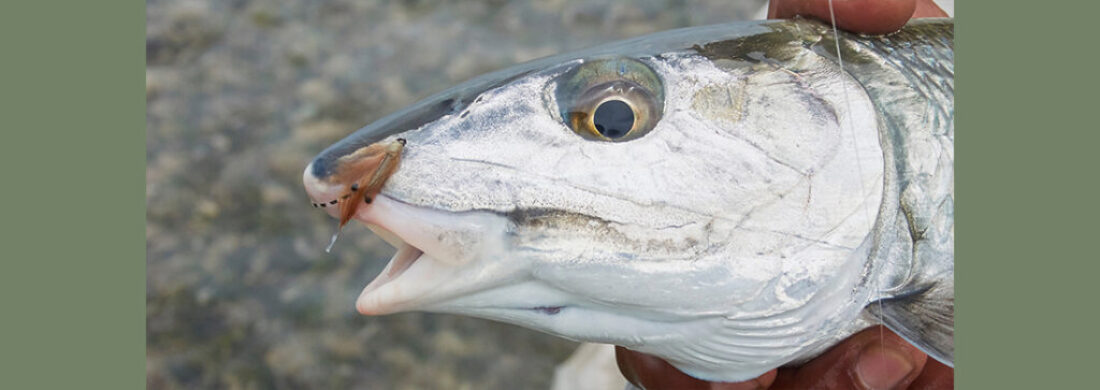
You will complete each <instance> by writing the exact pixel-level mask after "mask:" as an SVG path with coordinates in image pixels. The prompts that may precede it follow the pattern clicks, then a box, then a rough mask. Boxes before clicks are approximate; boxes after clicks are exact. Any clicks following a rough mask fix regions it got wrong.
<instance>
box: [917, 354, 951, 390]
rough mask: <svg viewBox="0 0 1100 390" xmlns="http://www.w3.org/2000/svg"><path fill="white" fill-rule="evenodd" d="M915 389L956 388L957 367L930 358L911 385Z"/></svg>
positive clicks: (937, 389)
mask: <svg viewBox="0 0 1100 390" xmlns="http://www.w3.org/2000/svg"><path fill="white" fill-rule="evenodd" d="M909 388H910V389H913V390H943V389H954V388H955V369H954V368H951V367H948V366H946V365H944V364H943V363H940V362H938V361H936V359H928V363H925V364H924V371H921V373H920V376H918V377H917V379H916V380H914V381H913V384H911V385H909Z"/></svg>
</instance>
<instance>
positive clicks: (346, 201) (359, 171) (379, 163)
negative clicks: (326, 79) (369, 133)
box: [325, 138, 406, 253]
mask: <svg viewBox="0 0 1100 390" xmlns="http://www.w3.org/2000/svg"><path fill="white" fill-rule="evenodd" d="M405 144H406V141H405V139H404V138H398V139H396V140H394V141H392V142H388V143H374V144H371V145H368V146H365V147H363V148H360V149H359V150H356V151H355V152H353V153H351V154H349V155H347V156H344V157H341V158H340V159H339V160H338V163H339V164H338V168H337V170H336V174H335V175H333V177H332V179H331V180H333V181H335V182H337V183H350V184H348V187H347V188H348V192H347V193H345V194H344V195H341V196H339V197H338V199H337V200H333V201H332V202H338V203H339V207H340V211H339V216H340V221H339V222H338V224H337V225H336V232H335V233H333V234H332V239H331V240H329V243H328V246H327V247H325V252H326V253H328V252H331V251H332V247H333V246H334V245H335V244H336V240H337V239H338V238H339V237H340V232H341V231H342V230H343V229H344V225H347V223H348V222H349V221H351V218H352V217H353V216H354V215H355V213H356V212H357V211H359V207H360V206H362V205H364V204H371V202H373V201H374V198H375V197H376V196H378V193H379V192H382V187H383V186H385V184H386V181H387V180H389V178H390V177H391V176H393V174H394V172H397V167H398V165H399V164H400V162H401V152H402V151H403V150H404V149H405ZM360 199H362V200H363V201H362V202H360V201H359V200H360ZM330 203H331V202H330Z"/></svg>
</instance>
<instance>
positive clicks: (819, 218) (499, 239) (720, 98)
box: [303, 50, 883, 367]
mask: <svg viewBox="0 0 1100 390" xmlns="http://www.w3.org/2000/svg"><path fill="white" fill-rule="evenodd" d="M623 53H624V52H623V51H621V50H619V51H617V52H609V51H603V52H599V51H595V52H589V53H582V55H580V56H574V57H570V58H561V57H559V58H551V59H548V60H544V61H541V62H537V63H534V64H529V65H525V66H521V67H519V68H515V69H511V70H506V71H503V72H500V73H496V74H490V75H487V76H485V77H482V78H480V79H475V80H473V81H470V82H468V83H466V84H463V85H460V86H458V87H456V88H455V89H452V90H450V91H446V92H444V93H442V94H440V95H437V96H435V97H432V98H429V99H428V100H425V101H423V102H421V103H419V104H417V105H415V106H412V107H410V108H408V109H406V110H404V111H402V112H398V113H396V114H394V115H391V116H390V117H387V118H384V119H382V120H380V121H378V122H376V123H374V124H372V125H370V126H367V127H366V128H364V129H362V130H360V131H358V132H356V133H355V134H353V135H351V136H349V137H348V138H346V139H344V140H342V141H340V142H339V143H337V144H335V145H333V146H332V147H330V148H329V149H327V150H326V151H324V152H322V153H321V154H320V155H319V156H318V157H317V158H316V159H314V160H313V162H312V163H311V164H310V165H309V167H307V168H306V170H305V172H304V177H303V180H304V182H305V185H306V188H307V191H308V192H309V194H310V196H311V198H312V199H313V201H314V202H315V203H320V204H330V203H331V204H335V203H332V202H338V201H339V197H340V196H341V194H344V193H346V192H347V189H346V186H347V183H346V182H341V181H340V180H337V179H336V176H337V175H335V172H337V171H338V170H339V167H340V165H341V164H346V163H347V158H346V156H348V155H350V154H352V153H353V152H355V151H356V150H360V149H362V148H364V147H367V146H369V145H373V144H378V143H388V142H393V141H394V140H396V139H398V138H401V139H404V140H406V141H407V143H406V145H405V147H404V150H403V151H402V155H401V162H400V166H399V167H398V168H397V169H396V171H395V172H394V173H393V174H392V176H390V177H389V179H388V181H387V182H386V184H385V187H383V188H382V190H381V192H380V193H379V194H378V195H377V196H375V197H374V198H373V199H371V200H370V204H369V205H367V207H360V208H359V209H358V211H357V212H356V213H355V215H354V216H353V218H354V219H356V220H359V221H361V222H363V223H364V224H366V225H367V226H368V227H369V228H371V229H372V230H373V231H375V232H376V233H378V234H379V235H380V236H382V237H383V238H384V239H386V240H387V241H388V242H390V243H391V244H392V245H394V246H395V247H397V248H398V251H397V254H396V255H395V256H394V258H393V259H392V260H391V261H390V264H389V265H388V266H387V268H386V270H384V271H383V272H382V274H381V275H380V276H378V277H377V279H375V280H374V281H373V282H371V283H370V284H369V285H368V286H367V287H366V288H365V289H364V290H363V292H362V294H361V295H360V296H359V298H358V301H357V308H358V310H359V311H360V312H362V313H364V314H371V315H378V314H387V313H394V312H401V311H411V310H418V311H431V312H442V313H457V314H463V315H469V316H475V317H482V318H489V319H494V320H499V321H504V322H509V323H514V324H519V325H522V326H526V327H530V328H534V329H538V330H542V331H545V332H548V333H552V334H555V335H559V336H562V337H565V338H569V339H573V340H582V341H593V342H603V343H614V344H618V345H624V346H630V347H635V348H636V349H638V350H641V351H647V352H654V353H658V354H661V355H662V356H664V357H666V358H669V359H671V361H673V362H674V364H676V363H677V362H679V363H684V362H687V361H689V360H690V359H692V358H691V356H690V352H687V351H685V350H683V349H682V348H681V349H678V350H672V349H668V348H665V346H667V345H671V344H675V343H677V342H679V343H680V344H684V343H683V342H682V341H684V340H688V339H691V338H693V337H695V338H698V337H700V334H701V332H708V331H707V330H706V329H710V328H709V327H714V326H722V325H720V324H725V323H728V322H730V321H738V320H741V319H743V320H744V321H756V320H758V319H771V320H775V321H780V322H782V321H784V317H783V316H784V315H788V314H790V315H792V316H794V315H799V316H803V317H805V316H815V317H814V318H815V319H818V322H821V321H827V317H829V316H830V315H832V314H835V313H834V312H830V311H821V312H820V313H815V314H806V313H805V312H803V311H806V310H810V307H811V306H813V305H814V304H821V302H823V301H824V302H840V301H843V302H844V303H845V304H847V306H846V307H848V306H851V307H854V306H855V305H857V304H858V306H859V307H862V305H863V303H864V302H857V301H859V299H856V298H852V297H851V296H849V295H847V294H848V293H849V292H850V291H849V290H850V288H851V287H852V286H853V285H854V284H856V283H857V282H858V279H859V274H860V272H862V271H863V268H862V267H864V265H865V262H864V261H863V260H865V259H866V254H867V249H866V248H867V245H866V242H867V240H868V237H869V236H870V233H871V231H872V226H873V224H874V219H875V215H876V214H877V213H878V208H879V204H880V203H881V197H882V185H883V184H882V177H883V156H882V151H881V148H880V147H879V143H878V133H877V130H876V129H877V124H876V123H875V119H874V116H873V114H872V111H873V110H871V109H870V108H869V107H870V105H869V103H868V102H867V101H866V96H865V95H860V94H858V93H854V92H853V93H851V96H848V98H847V99H845V98H843V97H842V95H841V91H842V88H852V84H850V83H853V81H851V80H850V79H846V78H844V77H843V75H840V74H836V73H835V72H832V71H828V70H825V69H827V68H818V67H817V66H816V65H815V63H814V61H815V60H813V59H795V60H794V61H795V62H793V63H794V64H795V65H792V66H780V65H776V64H775V63H772V62H769V61H764V60H761V59H753V58H750V57H751V56H747V57H743V58H737V57H731V58H722V59H716V58H710V57H708V56H706V55H704V54H700V53H699V52H698V51H697V50H668V51H660V52H659V53H657V54H647V55H633V54H623ZM799 61H801V62H799ZM846 104H847V105H846ZM844 121H848V122H850V123H849V125H850V127H847V126H848V125H842V122H844ZM342 159H343V160H342ZM351 201H364V200H361V199H360V200H356V199H352V200H351ZM327 210H328V211H329V212H330V213H333V214H334V215H336V209H335V208H332V207H329V208H327ZM834 290H835V291H834ZM832 292H835V293H832ZM814 302H817V303H814ZM853 302H854V303H853ZM812 303H813V304H812ZM847 310H849V311H850V310H855V309H851V308H848V309H847ZM792 313H793V314H792ZM818 317H820V318H818ZM813 331H814V330H813V328H812V326H807V328H806V329H804V330H803V333H809V332H813ZM677 340H679V341H677ZM801 342H804V341H803V340H797V341H792V342H791V343H792V346H789V347H790V348H791V349H790V350H782V351H781V352H777V353H778V354H782V353H787V354H788V355H789V354H793V353H794V351H796V350H797V349H798V348H801V347H804V345H798V346H794V345H793V344H797V343H801ZM786 347H787V346H784V348H786ZM662 348H664V349H662ZM780 349H782V348H780ZM788 357H789V356H788ZM757 360H761V359H757ZM764 360H766V359H764ZM684 366H685V367H686V366H690V364H687V363H684Z"/></svg>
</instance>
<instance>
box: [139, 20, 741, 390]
mask: <svg viewBox="0 0 1100 390" xmlns="http://www.w3.org/2000/svg"><path fill="white" fill-rule="evenodd" d="M761 5H762V1H757V0H753V1H744V2H735V1H730V0H725V1H718V0H709V1H692V0H688V1H671V0H670V1H661V0H651V1H634V2H605V1H487V2H461V3H458V4H452V3H443V2H436V1H393V2H386V1H381V2H377V1H376V2H355V1H346V0H337V1H326V2H319V1H310V0H293V1H247V0H235V1H215V0H197V1H163V0H151V1H149V2H147V10H146V16H147V27H146V35H147V38H146V51H147V56H146V61H147V71H146V84H147V86H146V103H147V112H146V114H147V132H148V133H147V135H148V137H147V140H148V141H147V144H146V147H147V155H146V157H147V168H146V181H147V187H146V194H147V197H146V206H147V210H148V213H147V228H146V242H147V243H146V248H147V255H148V260H147V261H148V264H147V275H146V290H147V292H146V311H147V317H146V322H147V329H148V330H147V335H146V337H147V349H146V372H147V385H148V387H149V388H157V389H174V388H226V389H267V388H276V389H283V388H323V389H332V388H386V389H390V388H392V389H404V388H410V389H411V388H440V389H442V388H447V389H450V388H469V389H488V388H507V389H516V388H546V387H548V386H549V383H550V378H551V375H552V374H553V367H554V366H555V365H556V364H557V363H558V362H560V361H561V360H563V359H565V358H566V357H567V356H568V355H569V353H570V352H571V351H572V350H573V348H574V347H575V345H576V344H575V343H572V342H569V341H565V340H562V339H558V338H555V337H552V336H548V335H544V334H541V333H536V332H534V331H529V330H526V329H522V328H518V327H515V326H511V325H504V324H499V323H494V322H489V321H484V320H478V319H471V318H465V317H457V316H451V315H438V314H421V313H411V314H398V315H391V316H384V317H363V316H360V315H359V314H358V313H356V311H355V308H354V301H355V298H356V296H357V295H358V294H359V291H360V290H361V289H362V288H363V286H365V285H366V283H367V282H369V281H370V280H371V279H372V278H373V277H374V275H376V274H377V273H378V272H379V271H381V269H382V267H383V266H384V264H385V261H386V260H387V259H388V258H389V257H390V255H391V254H392V252H393V250H392V249H391V248H389V247H388V246H387V245H386V244H385V243H384V242H382V241H381V240H380V239H378V238H377V237H375V236H373V235H372V234H370V232H369V231H368V230H367V229H365V228H363V227H362V226H359V225H357V224H353V225H350V226H349V227H348V228H346V231H345V232H344V234H343V235H342V238H341V239H340V242H338V243H337V244H336V247H335V248H334V249H333V252H332V253H331V254H326V253H325V252H324V250H323V249H324V246H325V244H326V243H327V241H328V238H329V236H330V235H331V234H332V232H333V229H334V227H335V223H336V222H335V220H334V219H332V218H330V217H328V216H327V215H325V214H324V213H323V212H321V211H318V210H316V209H314V208H312V207H310V206H309V200H308V199H307V197H306V195H305V192H304V191H303V190H302V188H301V183H300V180H301V172H302V169H303V168H304V167H305V165H306V164H307V163H308V161H309V159H310V158H311V157H313V155H314V154H316V153H317V152H319V151H320V150H321V149H323V148H324V147H325V146H327V145H329V144H330V143H332V142H334V141H336V140H338V139H340V138H342V137H343V136H344V135H346V134H348V133H350V132H352V131H354V130H355V129H358V128H359V127H361V126H363V125H365V124H367V123H369V122H370V121H372V120H375V119H378V118H380V117H382V116H383V115H385V114H387V113H389V112H392V111H394V110H397V109H399V108H401V107H403V106H405V105H408V104H410V103H413V102H415V101H416V100H417V99H420V98H423V97H426V96H428V95H429V94H431V93H434V92H437V91H440V90H442V89H445V88H446V87H448V86H451V85H453V84H456V83H458V82H460V81H463V80H465V79H467V78H469V77H472V76H476V75H478V74H481V73H484V72H486V71H490V70H494V69H498V68H501V67H504V66H507V65H510V64H513V63H516V62H521V61H525V60H530V59H533V58H537V57H541V56H545V55H550V54H556V53H560V52H565V51H569V50H574V49H579V48H583V47H587V46H591V45H594V44H598V43H604V42H609V41H612V40H616V39H620V38H626V37H631V36H636V35H640V34H645V33H649V32H654V31H660V30H666V29H670V28H676V27H683V26H690V25H702V24H710V23H716V22H723V21H731V20H740V19H745V18H747V17H749V15H750V14H751V13H752V12H755V11H756V10H757V9H758V8H759V7H760V6H761Z"/></svg>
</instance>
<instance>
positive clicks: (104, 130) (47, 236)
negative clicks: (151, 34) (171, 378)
mask: <svg viewBox="0 0 1100 390" xmlns="http://www.w3.org/2000/svg"><path fill="white" fill-rule="evenodd" d="M144 22H145V13H144V3H142V2H138V1H71V2H52V1H41V2H29V1H28V2H14V1H6V2H2V3H0V131H2V133H0V134H3V135H2V136H0V137H2V140H0V180H2V182H3V190H2V191H0V193H2V194H3V195H2V196H3V200H2V201H0V220H3V224H4V230H3V234H0V241H2V245H0V247H2V248H3V256H2V260H0V264H3V266H2V267H3V269H2V271H0V308H2V312H0V324H2V325H0V358H2V362H0V363H2V364H0V388H3V389H137V388H142V387H144V381H143V380H142V379H141V378H142V375H143V373H144V364H143V362H142V358H143V356H144V354H143V353H142V352H143V346H144V341H145V338H144V335H143V334H144V328H145V321H144V304H143V302H144V295H145V294H144V286H145V284H144V282H143V277H144V274H145V253H144V245H143V244H142V240H143V238H144V233H143V232H144V220H145V215H144V214H145V213H144V204H145V201H144V193H145V191H144V184H143V183H144V179H145V174H144V166H145V164H144V161H145V156H144V148H145V130H144V129H145V124H144V111H145V103H144V101H145V100H144V97H143V95H144V92H143V90H144V87H143V84H144V47H145V46H144V44H143V40H144V38H143V37H144V31H145V23H144Z"/></svg>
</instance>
